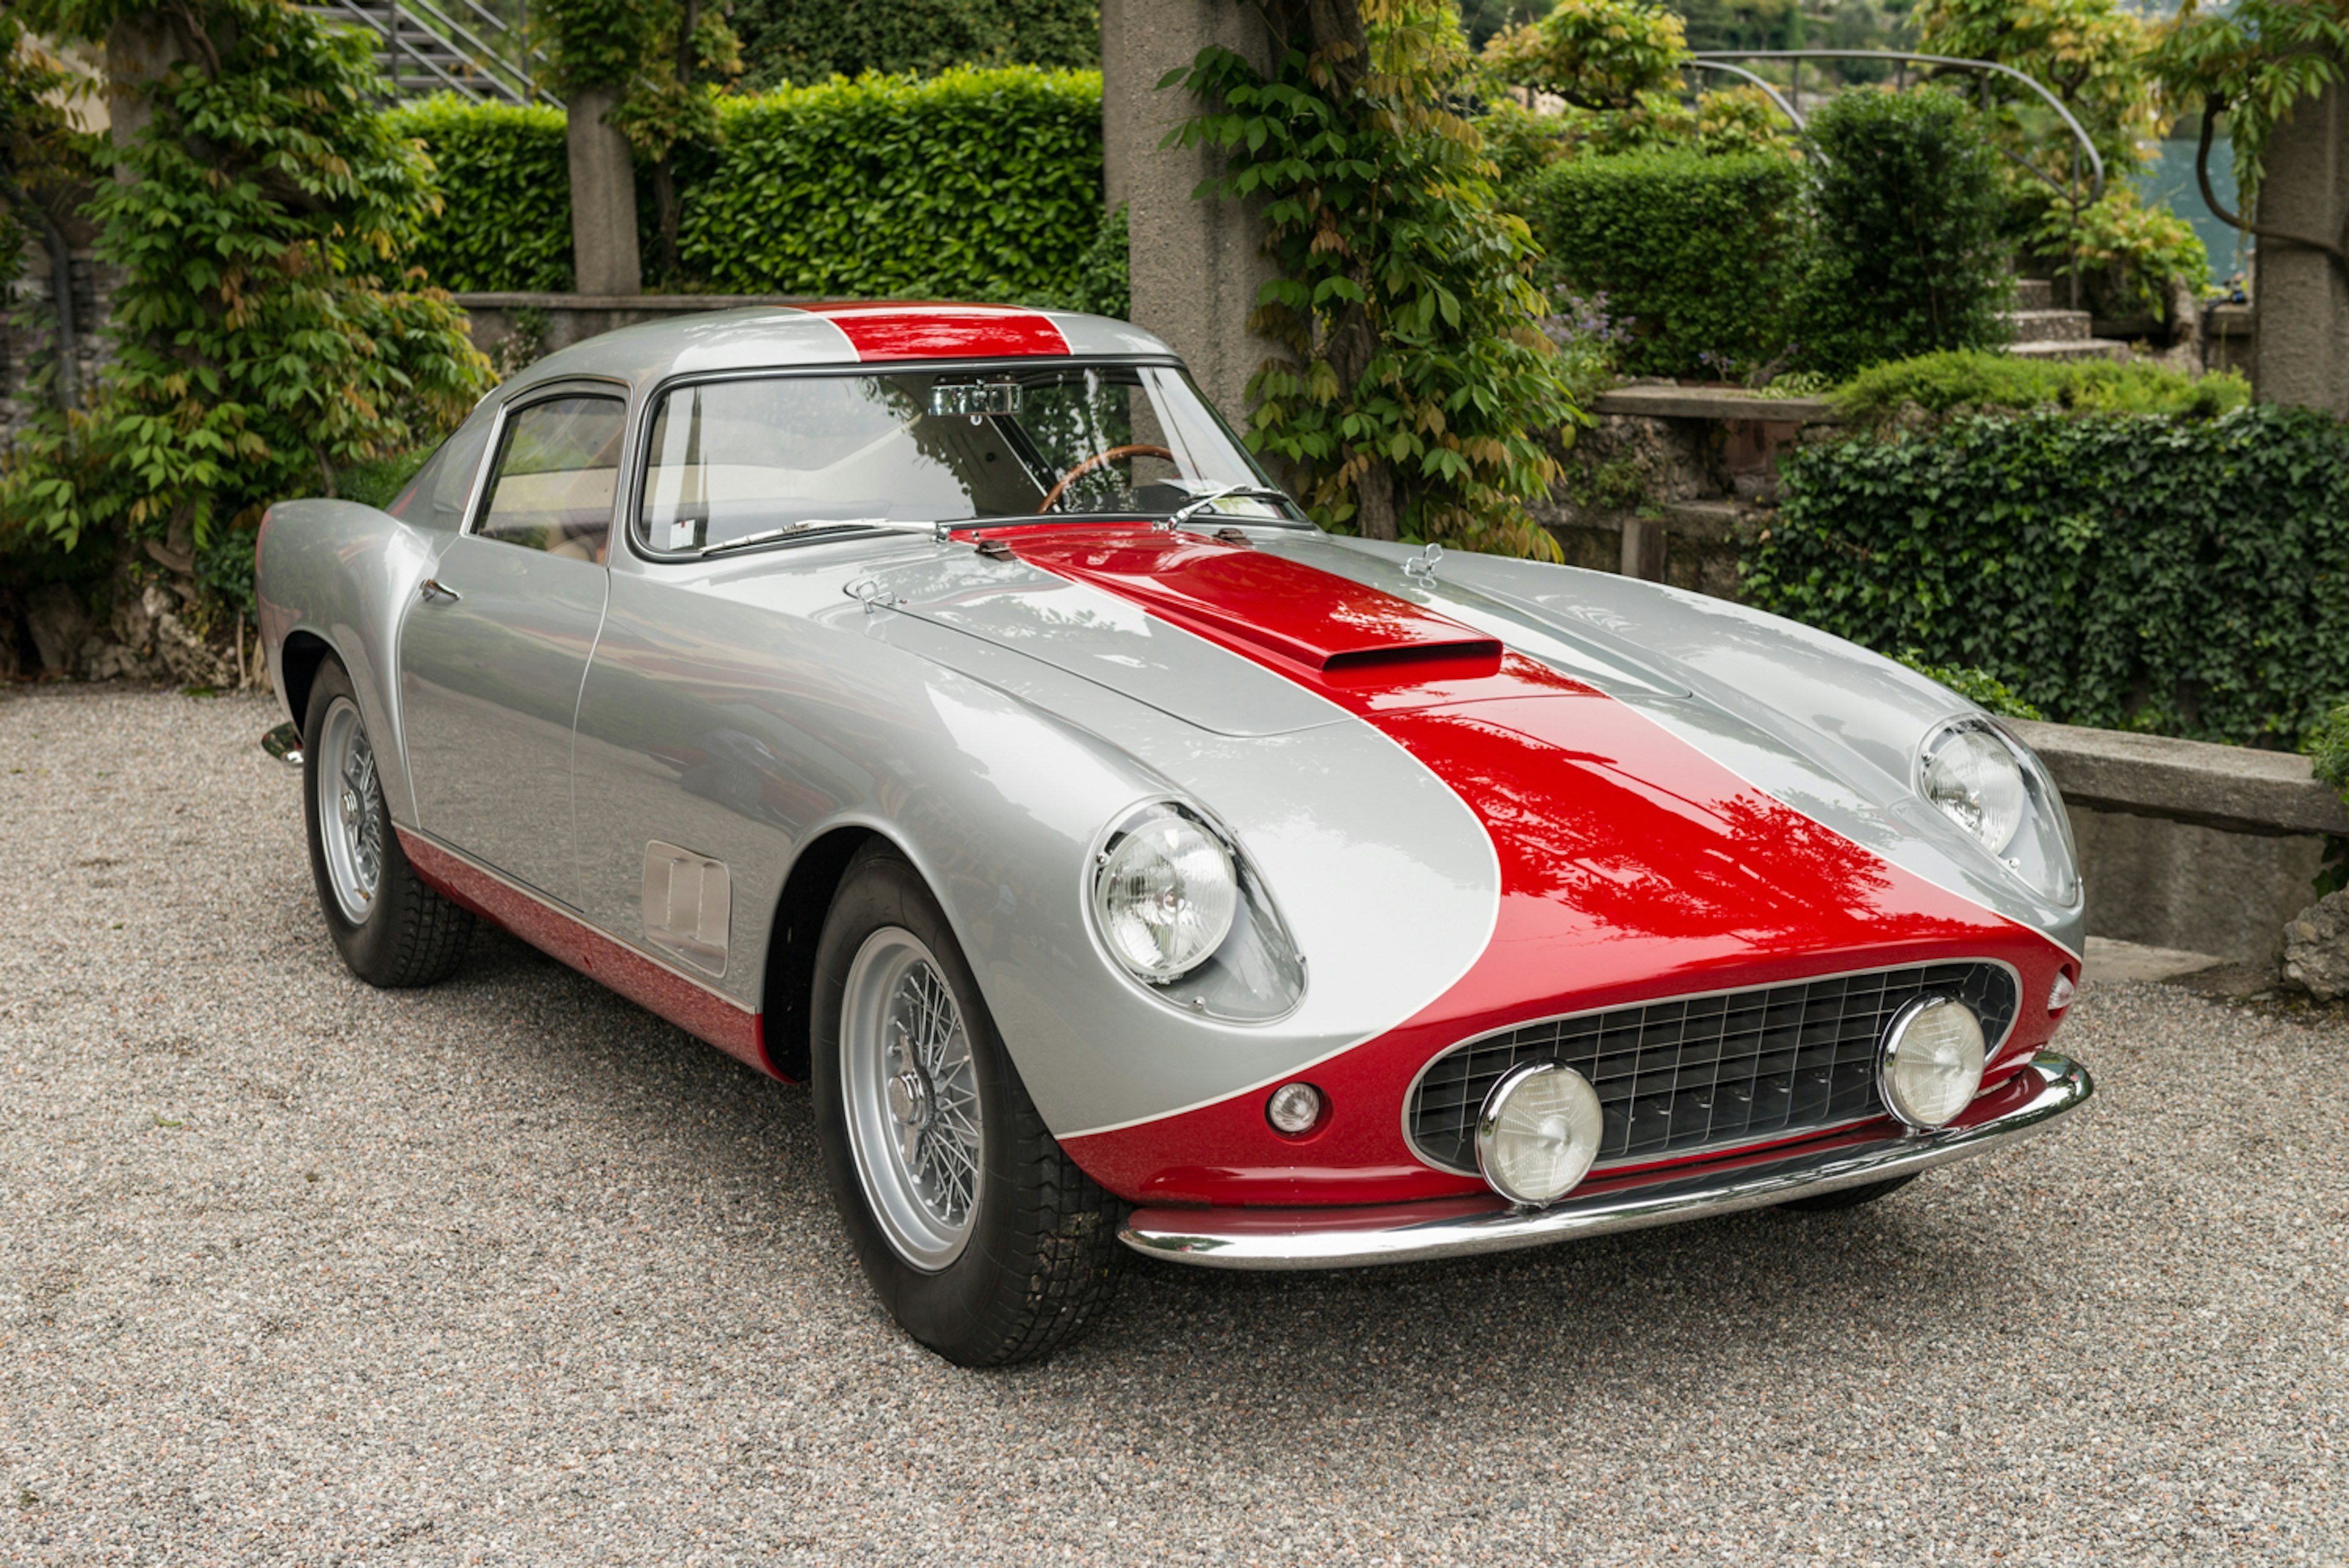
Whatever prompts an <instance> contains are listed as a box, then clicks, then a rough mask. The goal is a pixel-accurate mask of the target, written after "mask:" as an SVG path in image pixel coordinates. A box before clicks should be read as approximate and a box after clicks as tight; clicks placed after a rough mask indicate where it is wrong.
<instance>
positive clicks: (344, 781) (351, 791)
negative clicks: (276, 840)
mask: <svg viewBox="0 0 2349 1568" xmlns="http://www.w3.org/2000/svg"><path fill="white" fill-rule="evenodd" d="M318 748H319V751H318V762H319V766H318V768H317V770H316V773H315V774H313V775H312V776H313V777H314V778H316V781H317V790H318V803H317V804H318V833H319V837H320V838H321V840H322V841H323V844H322V847H323V848H324V849H325V850H326V880H327V883H328V884H329V886H331V887H332V888H333V889H334V894H335V902H336V903H337V904H338V905H340V906H341V907H342V911H343V919H347V920H348V921H349V922H350V923H351V924H352V925H354V926H357V925H363V924H365V923H366V921H367V917H368V916H369V915H370V914H373V913H374V912H375V908H376V900H377V897H378V894H380V892H381V891H382V888H383V820H384V812H383V788H382V785H381V784H380V783H379V782H378V779H377V777H376V767H375V749H374V748H373V747H372V746H370V745H368V744H367V729H366V727H365V726H364V725H363V724H361V723H360V722H359V711H358V705H357V703H355V702H353V701H351V700H350V699H349V698H347V697H337V698H336V700H335V701H334V702H333V704H332V705H331V706H329V707H328V708H327V710H326V722H325V723H324V725H322V726H321V732H320V733H319V735H318Z"/></svg>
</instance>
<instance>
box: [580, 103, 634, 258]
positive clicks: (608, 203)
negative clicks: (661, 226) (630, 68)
mask: <svg viewBox="0 0 2349 1568" xmlns="http://www.w3.org/2000/svg"><path fill="white" fill-rule="evenodd" d="M619 101H620V89H619V88H577V89H575V90H574V91H572V92H570V93H569V94H567V95H566V96H565V99H564V107H565V109H566V111H567V113H568V117H569V120H570V125H569V130H568V131H567V133H566V135H565V138H564V140H565V142H566V144H567V146H568V147H569V150H570V153H571V258H572V284H571V286H572V289H573V290H574V292H576V293H579V294H641V293H643V292H644V271H643V263H642V261H641V260H640V258H639V257H638V255H637V253H636V165H635V163H634V162H633V161H631V160H630V159H629V156H628V139H627V138H626V137H625V136H623V135H621V134H620V133H619V132H618V131H617V130H614V129H613V128H612V127H610V126H608V125H606V124H605V123H604V117H605V115H607V114H609V113H611V112H612V110H613V109H615V108H616V107H617V105H618V104H619Z"/></svg>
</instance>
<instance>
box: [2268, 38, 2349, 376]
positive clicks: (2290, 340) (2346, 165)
mask: <svg viewBox="0 0 2349 1568" xmlns="http://www.w3.org/2000/svg"><path fill="white" fill-rule="evenodd" d="M2267 165H2268V167H2267V178H2266V179H2265V180H2264V181H2263V182H2261V186H2260V210H2259V216H2258V220H2257V221H2258V222H2259V223H2260V225H2261V227H2263V228H2274V229H2282V230H2284V231H2285V232H2286V233H2289V234H2308V235H2311V236H2313V237H2319V238H2323V239H2326V240H2334V241H2337V240H2338V239H2339V237H2340V234H2341V220H2342V216H2343V214H2344V213H2349V93H2344V91H2343V89H2342V88H2341V87H2340V85H2338V84H2335V85H2334V86H2332V87H2329V88H2325V89H2324V91H2323V95H2322V96H2321V97H2318V98H2315V99H2303V100H2302V102H2301V103H2300V105H2299V106H2298V107H2297V108H2295V109H2293V110H2292V118H2291V119H2288V120H2286V121H2284V122H2283V123H2282V125H2279V126H2277V127H2276V129H2275V134H2274V136H2273V137H2272V138H2271V140H2269V142H2268V159H2267ZM2253 281H2254V286H2255V293H2254V296H2253V303H2254V304H2255V305H2256V306H2258V312H2259V314H2258V327H2257V335H2256V337H2254V339H2253V342H2252V348H2251V389H2252V391H2253V392H2254V393H2255V394H2256V395H2257V396H2258V397H2259V398H2260V399H2261V400H2262V401H2264V402H2273V403H2295V404H2299V405H2301V406H2303V407H2306V408H2313V409H2323V410H2326V411H2328V412H2330V413H2333V414H2336V415H2339V416H2341V417H2343V418H2349V273H2344V268H2343V266H2342V265H2341V264H2340V263H2338V262H2336V261H2334V260H2333V258H2332V257H2331V256H2329V255H2327V254H2325V253H2323V251H2319V250H2312V249H2311V248H2309V247H2308V246H2306V245H2296V244H2292V243H2291V242H2290V241H2288V240H2278V239H2273V238H2266V237H2263V238H2261V240H2260V242H2259V259H2258V264H2257V274H2256V276H2255V278H2254V280H2253Z"/></svg>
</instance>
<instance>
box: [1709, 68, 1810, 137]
mask: <svg viewBox="0 0 2349 1568" xmlns="http://www.w3.org/2000/svg"><path fill="white" fill-rule="evenodd" d="M1688 63H1689V64H1690V65H1692V66H1702V67H1704V68H1705V69H1706V70H1709V71H1727V72H1728V73H1729V74H1730V75H1731V76H1733V77H1744V78H1745V79H1746V80H1747V81H1749V82H1752V83H1753V84H1754V86H1755V87H1758V88H1761V89H1762V90H1763V91H1764V93H1766V94H1768V95H1769V98H1770V101H1771V102H1772V103H1775V104H1776V105H1777V106H1778V111H1779V112H1780V113H1781V114H1784V115H1785V117H1786V118H1787V119H1791V120H1793V121H1794V122H1795V130H1802V129H1804V126H1803V117H1802V114H1801V113H1800V112H1799V111H1798V110H1797V109H1795V106H1794V105H1793V104H1791V103H1788V102H1787V101H1786V100H1785V99H1783V98H1780V97H1779V96H1778V89H1777V88H1775V87H1772V86H1771V85H1770V84H1769V83H1768V82H1766V81H1764V80H1763V79H1762V78H1760V77H1759V76H1756V75H1755V74H1754V72H1752V71H1749V70H1747V69H1746V68H1745V67H1744V66H1733V65H1731V64H1729V63H1728V62H1727V61H1725V60H1709V59H1706V58H1705V57H1702V55H1696V56H1692V57H1690V58H1689V62H1688Z"/></svg>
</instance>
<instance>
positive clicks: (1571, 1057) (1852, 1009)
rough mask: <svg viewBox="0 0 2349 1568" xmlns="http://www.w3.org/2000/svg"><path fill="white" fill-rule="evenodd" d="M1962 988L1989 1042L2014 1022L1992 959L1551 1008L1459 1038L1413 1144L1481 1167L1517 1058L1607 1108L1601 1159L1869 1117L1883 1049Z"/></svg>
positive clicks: (2011, 983)
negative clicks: (1549, 1065) (1493, 1104)
mask: <svg viewBox="0 0 2349 1568" xmlns="http://www.w3.org/2000/svg"><path fill="white" fill-rule="evenodd" d="M1928 995H1934V996H1954V997H1956V998H1957V999H1958V1000H1960V1001H1961V1002H1965V1003H1966V1004H1967V1005H1968V1006H1970V1007H1971V1008H1972V1009H1973V1010H1974V1012H1975V1013H1976V1014H1977V1015H1979V1016H1980V1017H1981V1019H1982V1038H1983V1039H1984V1040H1985V1041H1987V1042H1988V1043H1989V1044H1990V1046H1991V1048H1992V1050H1995V1049H1997V1047H1998V1046H1999V1045H2000V1044H2002V1042H2003V1041H2004V1040H2005V1038H2006V1032H2007V1027H2008V1025H2009V1024H2011V1023H2013V1021H2014V1012H2015V1002H2016V990H2015V980H2014V972H2013V971H2012V970H2010V969H2008V968H2007V967H2006V966H2005V965H2003V964H1996V963H1988V962H1971V963H1936V964H1919V965H1915V966H1913V967H1910V968H1907V969H1887V970H1872V971H1868V972H1866V973H1863V974H1847V975H1837V976H1835V977H1834V978H1832V979H1828V980H1809V981H1796V982H1795V983H1794V984H1791V985H1773V986H1761V987H1756V988H1754V989H1752V990H1746V991H1732V992H1714V993H1713V994H1711V995H1707V996H1688V997H1679V998H1675V999H1674V1000H1672V1001H1670V1002H1644V1003H1641V1004H1640V1005H1638V1006H1633V1007H1619V1008H1615V1009H1612V1010H1610V1011H1609V1012H1586V1013H1583V1014H1580V1015H1579V1016H1577V1017H1570V1018H1553V1019H1550V1020H1548V1021H1547V1022H1545V1023H1528V1024H1524V1025H1522V1026H1520V1027H1518V1028H1516V1029H1512V1030H1509V1031H1507V1032H1506V1033H1500V1034H1487V1035H1485V1037H1484V1038H1483V1039H1481V1040H1471V1041H1469V1042H1467V1043H1466V1044H1462V1045H1455V1046H1454V1047H1453V1048H1452V1049H1451V1050H1450V1051H1448V1052H1446V1053H1445V1054H1443V1055H1441V1056H1439V1057H1437V1058H1436V1059H1435V1060H1434V1061H1433V1062H1432V1063H1430V1064H1428V1067H1427V1070H1426V1071H1425V1072H1424V1073H1423V1074H1421V1075H1420V1079H1419V1083H1418V1085H1416V1086H1415V1087H1414V1088H1413V1091H1412V1096H1411V1108H1410V1127H1411V1137H1412V1141H1413V1143H1414V1144H1416V1145H1417V1146H1418V1147H1419V1151H1420V1153H1421V1154H1422V1155H1423V1156H1424V1157H1425V1158H1428V1159H1430V1160H1432V1161H1433V1162H1434V1163H1435V1164H1437V1165H1441V1166H1446V1167H1449V1168H1452V1169H1454V1170H1460V1171H1465V1172H1468V1173H1470V1174H1472V1175H1473V1174H1474V1173H1475V1169H1476V1116H1477V1113H1478V1112H1479V1111H1481V1110H1482V1109H1483V1108H1484V1105H1485V1095H1486V1094H1487V1093H1488V1092H1490V1090H1491V1089H1492V1087H1493V1085H1495V1083H1497V1082H1499V1081H1500V1078H1501V1076H1502V1075H1503V1074H1505V1073H1506V1072H1508V1070H1509V1069H1510V1068H1512V1067H1514V1066H1516V1065H1517V1064H1519V1063H1521V1062H1545V1061H1557V1062H1562V1063H1564V1064H1566V1065H1568V1066H1569V1067H1571V1068H1573V1069H1574V1070H1575V1071H1576V1072H1578V1073H1579V1074H1581V1075H1583V1076H1584V1077H1586V1078H1588V1079H1589V1080H1590V1086H1591V1087H1592V1088H1594V1089H1596V1090H1598V1091H1599V1106H1600V1108H1601V1109H1602V1110H1603V1111H1604V1112H1605V1113H1606V1116H1607V1130H1606V1134H1605V1137H1603V1138H1602V1140H1601V1141H1600V1143H1599V1161H1600V1163H1602V1164H1603V1163H1605V1162H1607V1161H1609V1160H1629V1159H1652V1158H1658V1157H1660V1156H1664V1155H1671V1154H1680V1153H1683V1152H1686V1151H1688V1150H1691V1149H1701V1148H1708V1147H1714V1146H1716V1145H1727V1144H1736V1143H1744V1142H1750V1141H1753V1140H1754V1139H1758V1138H1766V1137H1776V1136H1780V1135H1783V1134H1786V1133H1793V1132H1803V1131H1806V1130H1810V1129H1814V1128H1823V1127H1836V1126H1839V1125H1841V1124H1843V1123H1846V1122H1852V1121H1859V1120H1862V1119H1864V1118H1866V1117H1868V1116H1875V1115H1877V1114H1878V1113H1879V1112H1880V1111H1881V1110H1882V1109H1883V1106H1882V1103H1881V1102H1880V1101H1879V1100H1878V1097H1877V1093H1876V1048H1877V1044H1878V1042H1879V1041H1881V1040H1882V1039H1883V1038H1884V1031H1885V1028H1886V1026H1887V1025H1889V1023H1891V1022H1892V1015H1893V1014H1894V1013H1895V1012H1899V1011H1900V1009H1901V1008H1902V1007H1903V1006H1905V1005H1907V1004H1908V1003H1909V1002H1913V1001H1915V1000H1916V999H1917V998H1918V997H1920V996H1928Z"/></svg>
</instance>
